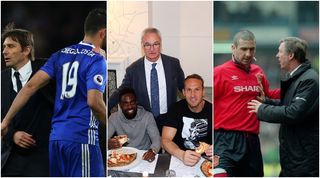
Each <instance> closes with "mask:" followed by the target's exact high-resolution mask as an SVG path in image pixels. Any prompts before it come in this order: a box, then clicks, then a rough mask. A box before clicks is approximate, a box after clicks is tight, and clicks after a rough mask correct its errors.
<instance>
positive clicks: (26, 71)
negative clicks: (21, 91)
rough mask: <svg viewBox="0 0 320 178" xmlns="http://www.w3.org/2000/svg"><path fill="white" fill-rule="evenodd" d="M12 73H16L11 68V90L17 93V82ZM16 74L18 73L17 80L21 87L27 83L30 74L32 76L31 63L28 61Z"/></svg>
mask: <svg viewBox="0 0 320 178" xmlns="http://www.w3.org/2000/svg"><path fill="white" fill-rule="evenodd" d="M14 72H16V71H15V70H14V69H13V68H11V81H12V85H13V90H14V91H15V92H17V90H18V89H17V81H16V77H15V76H14ZM17 72H19V74H20V75H19V78H20V80H21V84H22V87H23V86H24V85H25V84H26V83H27V82H28V80H29V78H30V76H31V74H32V67H31V61H30V60H29V61H28V62H27V63H26V64H25V65H24V66H23V67H21V68H20V69H19V70H18V71H17Z"/></svg>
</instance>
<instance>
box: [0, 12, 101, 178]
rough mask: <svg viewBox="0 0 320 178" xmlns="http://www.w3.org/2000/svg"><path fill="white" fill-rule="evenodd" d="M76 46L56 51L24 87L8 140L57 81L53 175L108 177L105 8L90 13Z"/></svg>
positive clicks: (4, 127) (10, 113)
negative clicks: (102, 137) (39, 94)
mask: <svg viewBox="0 0 320 178" xmlns="http://www.w3.org/2000/svg"><path fill="white" fill-rule="evenodd" d="M84 31H85V36H84V39H83V41H81V42H80V43H78V44H75V45H72V46H69V47H66V48H63V49H61V50H60V51H58V52H56V53H54V54H53V55H52V56H51V57H50V59H49V60H48V62H47V63H46V64H45V65H44V66H43V67H42V68H41V69H40V70H39V71H38V72H37V73H36V74H35V75H34V76H33V77H32V79H31V80H30V81H29V82H28V83H27V84H26V85H25V86H24V87H23V88H22V89H21V91H20V92H19V94H18V95H17V97H16V99H15V100H14V102H13V103H12V105H11V108H10V109H9V111H8V113H7V115H6V116H5V118H4V119H3V121H2V123H1V133H2V136H4V135H5V134H6V132H7V129H8V125H9V123H10V121H11V120H12V118H13V116H14V115H15V114H16V113H17V112H18V111H19V110H20V109H21V108H22V107H23V105H24V104H25V103H26V102H27V101H28V99H29V98H30V97H31V96H32V95H33V94H34V93H35V92H36V91H37V90H38V89H39V88H41V87H43V86H44V85H46V84H47V83H48V81H49V80H50V79H51V78H53V79H55V81H56V86H57V87H56V96H55V109H54V116H53V118H52V129H51V134H50V143H49V159H50V176H54V177H58V176H64V177H66V176H72V177H80V176H82V177H83V176H86V177H87V176H95V177H97V176H104V175H105V171H104V167H103V161H102V156H101V150H100V147H99V140H98V124H99V122H98V121H97V120H96V119H98V120H99V121H100V122H101V123H103V124H104V125H105V123H106V106H105V103H104V101H103V92H104V90H105V86H106V70H107V69H106V59H105V58H104V57H103V56H102V55H101V54H99V52H97V51H99V50H101V49H100V48H101V46H102V45H103V43H104V44H105V43H106V10H104V9H94V10H92V11H91V12H90V13H89V14H88V16H87V18H86V20H85V25H84Z"/></svg>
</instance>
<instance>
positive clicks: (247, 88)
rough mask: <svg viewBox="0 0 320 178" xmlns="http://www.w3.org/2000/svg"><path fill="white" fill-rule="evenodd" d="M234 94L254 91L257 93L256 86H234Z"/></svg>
mask: <svg viewBox="0 0 320 178" xmlns="http://www.w3.org/2000/svg"><path fill="white" fill-rule="evenodd" d="M233 90H234V92H248V91H256V92H259V89H258V86H234V87H233Z"/></svg>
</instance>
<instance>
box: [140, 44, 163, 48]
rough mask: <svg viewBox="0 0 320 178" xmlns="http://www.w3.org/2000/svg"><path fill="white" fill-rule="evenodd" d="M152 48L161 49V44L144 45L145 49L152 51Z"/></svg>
mask: <svg viewBox="0 0 320 178" xmlns="http://www.w3.org/2000/svg"><path fill="white" fill-rule="evenodd" d="M151 46H152V47H153V48H155V49H158V48H159V47H160V43H154V44H150V43H145V44H144V45H143V47H144V48H145V49H151Z"/></svg>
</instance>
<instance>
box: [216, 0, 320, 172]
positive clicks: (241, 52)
mask: <svg viewBox="0 0 320 178" xmlns="http://www.w3.org/2000/svg"><path fill="white" fill-rule="evenodd" d="M213 22H214V23H213V27H214V30H213V31H214V33H213V36H214V41H213V43H214V45H213V57H214V60H213V61H214V62H213V65H214V67H213V107H214V109H213V111H214V114H213V116H214V126H213V127H214V138H213V145H214V169H213V174H214V176H216V177H226V176H227V177H229V176H230V177H251V176H253V177H262V176H266V177H277V176H284V177H319V75H318V74H319V2H318V1H304V2H302V1H282V2H263V1H215V2H214V3H213Z"/></svg>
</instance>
